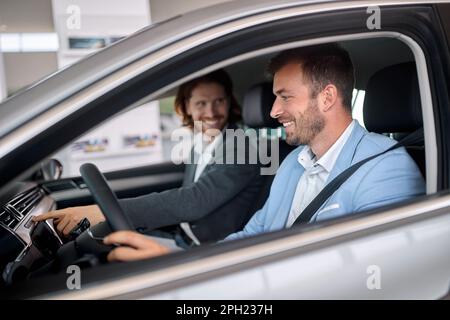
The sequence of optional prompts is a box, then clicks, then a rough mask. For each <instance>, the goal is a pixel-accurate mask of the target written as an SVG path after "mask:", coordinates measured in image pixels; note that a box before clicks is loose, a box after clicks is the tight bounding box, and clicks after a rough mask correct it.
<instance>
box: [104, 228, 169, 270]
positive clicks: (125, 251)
mask: <svg viewBox="0 0 450 320" xmlns="http://www.w3.org/2000/svg"><path fill="white" fill-rule="evenodd" d="M103 242H104V243H105V244H106V245H112V244H116V245H117V244H118V245H121V247H118V248H116V249H114V250H112V251H111V252H110V253H109V254H108V257H107V258H108V261H110V262H112V261H135V260H142V259H148V258H152V257H157V256H160V255H164V254H167V253H169V252H170V251H169V249H168V248H167V247H165V246H163V245H161V244H159V243H158V242H156V241H154V240H152V239H150V238H149V237H147V236H144V235H142V234H140V233H137V232H134V231H117V232H114V233H111V234H110V235H108V236H107V237H106V238H105V239H104V241H103Z"/></svg>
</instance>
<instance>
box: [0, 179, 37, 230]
mask: <svg viewBox="0 0 450 320" xmlns="http://www.w3.org/2000/svg"><path fill="white" fill-rule="evenodd" d="M43 197H44V193H43V191H42V190H41V189H39V188H33V189H31V190H28V191H25V192H23V193H21V194H19V195H17V196H15V197H14V198H13V199H12V200H10V201H9V202H8V203H7V204H6V205H5V206H4V207H3V210H2V211H0V222H1V223H3V224H4V225H6V226H8V227H10V228H14V227H15V226H16V225H17V224H18V223H19V222H20V221H21V220H22V219H23V217H24V216H26V215H27V214H28V213H29V212H30V211H31V210H33V209H34V207H36V205H37V204H38V203H39V202H40V201H41V200H42V198H43Z"/></svg>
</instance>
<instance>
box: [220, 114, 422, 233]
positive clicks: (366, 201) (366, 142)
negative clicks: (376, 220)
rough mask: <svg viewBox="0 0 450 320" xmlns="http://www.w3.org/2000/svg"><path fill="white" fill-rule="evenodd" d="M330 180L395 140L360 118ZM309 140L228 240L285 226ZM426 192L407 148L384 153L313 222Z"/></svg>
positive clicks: (351, 180)
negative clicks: (370, 128)
mask: <svg viewBox="0 0 450 320" xmlns="http://www.w3.org/2000/svg"><path fill="white" fill-rule="evenodd" d="M353 121H354V122H355V125H354V128H353V131H352V133H351V135H350V137H349V139H348V140H347V142H346V144H345V145H344V147H343V149H342V150H341V152H340V154H339V157H338V159H337V161H336V163H335V166H334V168H333V170H332V171H331V173H330V175H329V176H328V180H327V183H328V182H329V181H331V180H333V179H334V178H335V177H336V176H337V175H339V174H340V173H341V172H342V171H344V170H345V169H347V168H348V167H350V166H351V165H353V164H355V163H357V162H359V161H361V160H363V159H366V158H368V157H370V156H372V155H375V154H377V153H380V152H382V151H384V150H386V149H388V148H389V147H391V146H392V145H394V144H395V141H394V140H392V139H390V138H388V137H385V136H383V135H380V134H376V133H369V132H367V130H366V129H364V128H363V127H361V126H360V125H359V124H358V122H357V121H356V120H353ZM303 148H304V146H300V147H298V148H297V149H295V150H294V151H292V152H291V153H290V154H289V155H288V156H287V157H286V159H285V160H284V161H283V163H282V164H281V166H280V168H279V169H278V172H277V175H276V176H275V179H274V181H273V183H272V186H271V190H270V195H269V198H268V199H267V201H266V203H265V204H264V207H263V208H262V209H261V210H259V211H258V212H256V213H255V214H254V215H253V217H252V218H251V219H250V221H249V222H248V223H247V225H246V226H245V228H244V230H243V231H240V232H237V233H234V234H232V235H230V236H228V237H227V238H226V240H232V239H239V238H243V237H247V236H251V235H256V234H261V233H263V232H269V231H276V230H281V229H283V228H285V226H286V222H287V219H288V215H289V211H290V208H291V204H292V200H293V198H294V193H295V190H296V186H297V184H298V182H299V180H300V177H301V176H302V175H303V173H304V168H303V167H302V166H301V165H300V164H299V163H298V161H297V157H298V155H299V153H300V152H301V150H302V149H303ZM424 193H425V183H424V180H423V178H422V175H421V173H420V171H419V169H418V168H417V165H416V163H415V162H414V160H412V159H411V157H410V156H409V155H408V153H407V152H406V150H405V149H404V148H399V149H395V150H393V151H390V152H387V153H386V154H384V155H382V156H379V157H377V158H375V159H373V160H371V161H369V162H368V163H366V164H364V165H363V166H362V167H361V168H359V169H358V170H357V171H356V172H355V173H354V174H353V175H352V176H351V177H350V178H349V179H348V180H347V181H346V182H345V183H344V184H343V185H342V186H341V187H340V188H339V189H338V190H337V191H336V192H335V193H334V194H333V195H332V196H331V197H330V198H329V199H328V200H327V201H325V203H324V204H323V205H322V206H321V208H320V209H319V210H318V211H317V212H316V213H315V214H314V216H313V217H312V218H311V221H310V222H315V221H323V220H327V219H331V218H336V217H341V216H345V215H349V214H352V213H356V212H359V211H363V210H367V209H372V208H377V207H380V206H383V205H387V204H391V203H394V202H398V201H401V200H405V199H408V198H411V197H414V196H418V195H421V194H424Z"/></svg>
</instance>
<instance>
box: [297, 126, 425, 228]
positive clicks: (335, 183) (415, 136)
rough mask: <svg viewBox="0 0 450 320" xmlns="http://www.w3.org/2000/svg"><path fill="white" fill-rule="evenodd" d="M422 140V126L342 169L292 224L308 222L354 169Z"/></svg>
mask: <svg viewBox="0 0 450 320" xmlns="http://www.w3.org/2000/svg"><path fill="white" fill-rule="evenodd" d="M420 142H423V128H420V129H417V130H416V131H414V132H412V133H410V134H409V135H407V136H406V137H404V138H403V139H402V140H400V141H399V142H398V143H396V144H395V145H393V146H392V147H390V148H389V149H387V150H385V151H383V152H380V153H378V154H376V155H373V156H371V157H369V158H366V159H364V160H361V161H359V162H357V163H355V164H354V165H352V166H350V167H348V168H347V169H345V170H344V171H342V172H341V173H340V174H339V175H338V176H337V177H336V178H334V179H333V180H332V181H331V182H330V183H328V184H327V185H326V186H325V187H324V188H323V189H322V191H320V192H319V194H318V195H317V196H316V197H315V198H314V199H313V200H312V201H311V203H310V204H309V205H308V206H307V207H306V208H305V209H304V210H303V211H302V212H301V213H300V215H299V216H298V217H297V219H296V220H295V221H294V223H293V225H295V224H302V223H308V222H309V221H310V220H311V218H312V217H313V215H314V214H315V213H316V211H317V210H319V208H320V207H321V206H322V204H324V203H325V201H327V199H328V198H329V197H330V196H331V195H332V194H333V193H334V192H335V191H336V190H337V189H339V187H340V186H341V185H342V184H343V183H344V182H345V181H346V180H347V179H348V178H350V176H351V175H352V174H353V173H355V172H356V170H358V169H359V167H361V166H362V165H363V164H365V163H366V162H368V161H370V160H372V159H375V158H376V157H379V156H381V155H383V154H385V153H387V152H389V151H392V150H394V149H397V148H400V147H407V146H410V145H415V144H417V143H420Z"/></svg>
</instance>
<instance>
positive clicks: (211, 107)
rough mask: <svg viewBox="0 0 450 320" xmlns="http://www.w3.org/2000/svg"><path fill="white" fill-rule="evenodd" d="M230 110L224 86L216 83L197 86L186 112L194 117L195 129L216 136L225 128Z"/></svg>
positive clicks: (188, 102)
mask: <svg viewBox="0 0 450 320" xmlns="http://www.w3.org/2000/svg"><path fill="white" fill-rule="evenodd" d="M229 109H230V108H229V102H228V98H227V96H226V94H225V90H224V88H223V86H221V85H220V84H218V83H214V82H211V83H200V84H199V85H197V86H196V87H195V88H194V89H193V90H192V92H191V97H190V98H189V99H188V101H187V103H186V111H187V113H188V114H189V115H190V116H191V117H192V120H193V121H194V125H195V129H196V130H197V131H201V132H203V133H205V134H207V135H214V132H218V131H221V130H222V129H223V128H224V127H225V125H226V123H227V122H228V114H229Z"/></svg>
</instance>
